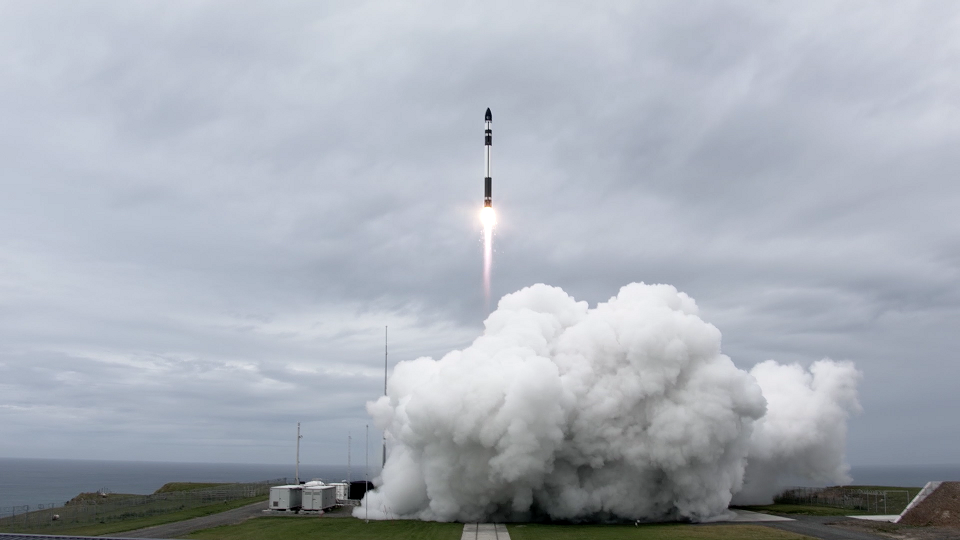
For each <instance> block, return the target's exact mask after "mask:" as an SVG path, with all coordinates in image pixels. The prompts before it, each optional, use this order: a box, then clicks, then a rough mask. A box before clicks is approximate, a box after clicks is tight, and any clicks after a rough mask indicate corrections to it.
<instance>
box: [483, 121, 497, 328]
mask: <svg viewBox="0 0 960 540" xmlns="http://www.w3.org/2000/svg"><path fill="white" fill-rule="evenodd" d="M483 123H484V131H483V156H484V175H483V209H482V210H480V223H482V224H483V299H484V308H485V310H486V311H488V310H489V308H490V269H491V266H492V265H493V226H494V225H496V224H497V215H496V213H495V212H494V211H493V177H492V176H491V174H490V151H491V150H492V149H493V113H491V112H490V108H489V107H488V108H487V112H486V113H484V116H483Z"/></svg>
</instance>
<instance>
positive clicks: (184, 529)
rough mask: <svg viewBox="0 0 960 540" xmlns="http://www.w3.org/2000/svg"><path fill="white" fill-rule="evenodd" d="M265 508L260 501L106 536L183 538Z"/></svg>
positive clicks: (264, 502) (235, 521) (263, 502)
mask: <svg viewBox="0 0 960 540" xmlns="http://www.w3.org/2000/svg"><path fill="white" fill-rule="evenodd" d="M266 509H267V502H266V501H260V502H255V503H253V504H248V505H247V506H241V507H240V508H234V509H233V510H227V511H226V512H220V513H219V514H210V515H209V516H202V517H198V518H193V519H187V520H184V521H177V522H175V523H167V524H165V525H157V526H155V527H147V528H146V529H137V530H135V531H126V532H122V533H116V534H107V535H105V536H108V537H116V538H183V537H184V536H186V535H188V534H190V533H192V532H193V531H199V530H200V529H209V528H211V527H219V526H220V525H233V524H235V523H240V522H243V521H246V520H248V519H250V518H252V517H256V516H262V515H263V511H264V510H266Z"/></svg>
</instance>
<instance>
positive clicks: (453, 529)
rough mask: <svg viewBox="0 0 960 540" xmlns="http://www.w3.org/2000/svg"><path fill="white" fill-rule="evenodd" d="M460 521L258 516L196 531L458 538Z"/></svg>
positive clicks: (264, 536)
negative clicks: (233, 523) (239, 522)
mask: <svg viewBox="0 0 960 540" xmlns="http://www.w3.org/2000/svg"><path fill="white" fill-rule="evenodd" d="M462 532H463V524H460V523H435V522H430V521H371V522H369V523H364V521H363V520H362V519H354V518H346V517H344V518H322V517H318V518H290V517H261V518H255V519H251V520H249V521H245V522H244V523H241V524H239V525H227V526H224V527H216V528H213V529H206V530H203V531H197V532H195V533H193V534H191V535H189V536H188V537H187V538H197V539H202V540H218V539H224V540H271V539H277V540H281V539H282V540H286V539H288V538H297V539H298V540H306V539H310V538H323V539H328V538H343V539H346V538H349V539H350V540H460V535H461V533H462Z"/></svg>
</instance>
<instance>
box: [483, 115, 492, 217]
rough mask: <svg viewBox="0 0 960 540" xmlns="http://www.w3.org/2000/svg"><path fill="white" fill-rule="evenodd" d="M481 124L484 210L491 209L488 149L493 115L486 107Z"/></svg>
mask: <svg viewBox="0 0 960 540" xmlns="http://www.w3.org/2000/svg"><path fill="white" fill-rule="evenodd" d="M483 122H484V125H485V127H486V130H485V131H484V137H483V153H484V157H485V158H486V160H485V161H486V166H485V167H484V172H485V174H484V178H483V206H484V207H485V208H492V207H493V178H492V177H491V176H490V149H491V147H493V129H491V125H492V124H493V114H492V113H491V112H490V107H487V114H485V115H484V117H483Z"/></svg>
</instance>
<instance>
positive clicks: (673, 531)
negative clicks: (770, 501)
mask: <svg viewBox="0 0 960 540" xmlns="http://www.w3.org/2000/svg"><path fill="white" fill-rule="evenodd" d="M507 531H508V532H509V533H510V539H511V540H626V539H631V540H633V539H636V540H801V539H808V537H806V536H801V535H799V534H794V533H789V532H786V531H780V530H777V529H771V528H769V527H763V526H760V525H726V524H717V525H686V524H682V523H670V524H651V525H640V526H639V527H635V526H633V525H537V524H519V525H507Z"/></svg>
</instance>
